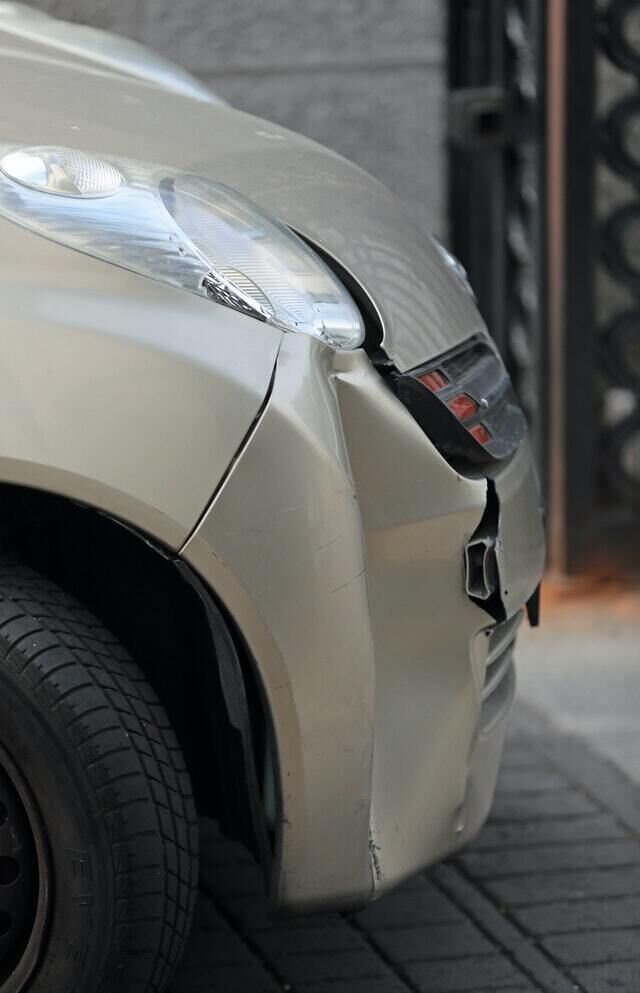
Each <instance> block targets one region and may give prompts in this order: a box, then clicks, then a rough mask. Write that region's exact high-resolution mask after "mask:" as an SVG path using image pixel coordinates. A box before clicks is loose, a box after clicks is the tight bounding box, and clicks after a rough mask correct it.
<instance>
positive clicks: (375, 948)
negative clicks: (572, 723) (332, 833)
mask: <svg viewBox="0 0 640 993" xmlns="http://www.w3.org/2000/svg"><path fill="white" fill-rule="evenodd" d="M515 741H516V746H517V751H518V750H519V754H518V755H517V762H518V763H519V766H517V765H513V766H512V767H511V771H510V772H509V774H508V775H509V778H508V779H507V780H506V784H507V788H506V789H504V790H503V791H502V793H501V795H500V798H499V800H498V809H497V814H498V816H503V817H504V816H505V814H507V815H508V818H509V819H507V820H495V819H492V820H491V822H490V823H489V825H488V826H487V828H486V829H485V831H483V833H482V836H481V838H480V839H479V840H478V841H477V843H476V844H475V845H474V846H473V847H472V848H471V849H470V850H468V851H467V852H465V853H463V854H462V855H461V856H458V857H457V858H456V859H454V860H451V861H449V862H447V863H444V864H443V865H441V866H438V867H436V868H435V869H434V870H432V872H431V873H430V874H429V875H427V874H425V873H419V874H417V875H416V876H415V877H413V878H412V879H411V880H409V881H408V882H407V883H406V884H404V885H403V886H401V887H400V888H399V889H397V890H396V891H394V892H393V893H391V894H389V895H387V896H385V897H383V898H382V899H381V900H379V901H378V902H377V903H374V904H373V905H372V906H370V907H368V908H367V909H366V910H363V911H361V912H360V913H358V914H357V915H355V916H353V917H341V916H339V915H335V914H325V915H318V916H309V917H303V918H295V919H293V920H278V919H277V918H276V917H274V916H272V915H271V914H270V912H269V909H268V907H267V905H266V901H265V899H264V895H263V891H262V882H261V876H260V873H259V871H258V870H257V869H256V867H255V866H254V865H253V864H252V863H251V862H249V861H247V855H246V853H245V852H244V851H243V850H241V849H238V848H237V847H236V848H234V847H233V846H229V844H228V843H227V842H225V841H224V839H222V838H221V837H220V836H219V835H216V833H215V831H212V830H211V829H210V827H209V828H206V829H205V834H204V846H203V848H204V852H203V855H204V857H203V867H204V868H203V885H204V893H203V895H202V898H201V901H200V906H199V907H198V916H197V928H196V931H195V932H194V935H193V938H192V940H191V943H190V947H189V948H188V950H187V954H186V956H185V959H184V962H183V965H182V968H181V969H180V970H179V973H178V975H177V977H176V981H175V983H174V985H173V987H172V993H187V991H188V993H201V991H202V993H205V991H206V993H212V991H213V990H214V989H215V990H216V993H273V991H275V990H280V991H284V990H286V989H288V988H289V989H291V991H292V993H294V991H295V993H540V991H544V993H575V991H580V993H640V979H639V976H638V967H637V964H636V963H635V962H634V961H633V960H632V959H633V957H640V898H639V896H638V894H639V893H640V845H639V843H638V837H637V835H636V834H635V833H634V832H633V831H632V830H631V828H629V829H625V827H624V825H623V824H622V823H621V822H620V820H619V819H618V818H617V817H613V816H612V815H611V812H610V811H607V810H602V809H600V808H599V807H597V806H596V805H595V804H593V803H592V802H591V800H590V798H589V797H588V796H587V792H586V790H587V787H586V786H585V790H584V791H582V790H580V789H576V788H574V787H573V786H572V787H571V788H569V789H567V790H563V791H561V790H558V789H557V788H556V787H557V786H558V780H557V779H554V778H553V776H550V774H549V765H548V763H545V762H540V761H538V760H537V759H535V761H534V762H533V763H532V762H531V759H530V757H527V756H526V755H525V754H524V749H523V748H522V740H521V738H516V739H515ZM554 754H557V755H558V756H561V755H562V754H563V753H562V750H561V749H560V748H559V747H558V748H556V749H555V752H554ZM577 758H578V755H577V754H576V753H575V751H574V754H573V758H572V761H573V762H574V763H575V762H576V761H577ZM525 759H526V764H523V763H524V762H525ZM592 760H593V759H592V756H591V755H590V753H588V752H587V751H586V750H584V761H585V763H587V764H588V763H589V762H591V761H592ZM558 761H559V759H558ZM572 779H574V780H575V779H576V777H575V776H573V777H572ZM583 779H584V781H585V783H587V782H588V781H589V774H588V768H585V770H583ZM522 787H523V788H522ZM538 787H541V788H542V790H541V791H539V790H538ZM597 795H598V800H599V802H601V804H602V806H603V807H606V806H607V803H606V801H604V800H603V799H602V797H601V795H600V794H597ZM625 823H626V822H625ZM504 874H506V875H504ZM212 897H215V903H214V900H213V899H212ZM229 922H231V924H229ZM274 977H275V978H274Z"/></svg>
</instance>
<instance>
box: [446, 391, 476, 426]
mask: <svg viewBox="0 0 640 993" xmlns="http://www.w3.org/2000/svg"><path fill="white" fill-rule="evenodd" d="M447 407H448V408H449V410H450V411H451V413H452V414H455V415H456V417H457V418H458V420H459V421H468V420H469V418H470V417H473V415H474V414H477V413H478V409H479V408H478V404H477V403H476V402H475V400H474V399H473V397H470V396H469V394H468V393H458V395H457V396H455V397H451V399H450V400H447Z"/></svg>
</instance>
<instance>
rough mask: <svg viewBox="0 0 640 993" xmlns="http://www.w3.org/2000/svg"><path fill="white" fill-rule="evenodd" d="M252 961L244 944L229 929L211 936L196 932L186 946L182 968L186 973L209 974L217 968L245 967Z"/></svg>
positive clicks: (208, 933) (204, 932) (203, 932)
mask: <svg viewBox="0 0 640 993" xmlns="http://www.w3.org/2000/svg"><path fill="white" fill-rule="evenodd" d="M252 959H253V956H252V954H251V952H250V950H249V948H248V947H247V945H246V943H245V942H244V941H243V939H242V938H241V937H240V936H239V935H238V934H236V933H235V931H232V930H231V928H226V929H225V930H224V931H216V932H214V933H213V934H212V933H211V932H207V931H198V930H196V931H195V932H194V934H193V937H192V939H191V941H190V942H189V944H188V946H187V949H186V952H185V955H184V959H183V963H182V966H183V969H185V970H186V971H191V972H195V971H196V970H198V969H201V970H202V971H205V972H210V971H211V969H214V968H216V967H218V966H227V965H236V966H240V965H246V964H247V962H251V961H252Z"/></svg>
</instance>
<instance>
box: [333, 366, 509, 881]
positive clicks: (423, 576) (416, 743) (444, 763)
mask: <svg viewBox="0 0 640 993" xmlns="http://www.w3.org/2000/svg"><path fill="white" fill-rule="evenodd" d="M338 362H339V371H338V373H337V389H338V396H339V400H340V408H341V414H342V423H343V426H344V431H345V438H346V441H347V447H348V451H349V457H350V464H351V468H352V472H353V475H354V478H355V482H356V487H357V489H358V492H359V494H360V510H361V516H362V523H363V528H364V537H365V543H366V555H367V564H368V589H369V605H370V611H371V619H372V630H373V639H374V652H375V660H376V703H375V735H374V759H373V779H372V790H373V791H372V831H373V841H374V844H375V852H376V861H377V863H378V866H379V867H380V868H381V870H382V871H381V872H379V873H378V874H377V878H376V886H377V889H378V891H383V890H385V889H387V888H389V887H390V886H392V885H394V884H395V883H397V882H399V881H400V880H401V879H403V878H405V877H406V876H408V875H410V874H412V873H413V872H415V871H416V870H417V869H418V868H421V867H423V866H425V865H427V864H428V863H430V862H433V861H435V860H436V859H437V858H439V857H442V856H443V855H444V854H446V853H447V852H449V851H451V850H452V848H454V847H456V844H457V837H458V835H459V832H460V818H461V811H462V810H463V808H464V806H465V802H466V800H467V786H468V783H467V770H468V768H469V762H470V761H471V756H472V752H473V748H474V744H475V729H476V728H477V724H478V715H479V708H480V690H479V686H478V678H477V675H476V673H475V672H474V665H473V662H472V657H471V652H472V644H473V641H474V639H475V637H476V635H477V633H478V631H479V630H481V629H482V628H484V627H486V625H487V622H488V620H490V619H489V618H488V616H487V614H486V613H485V612H484V611H483V610H481V609H479V608H478V607H477V606H476V605H474V604H473V603H471V602H470V600H469V599H468V597H467V596H466V593H465V589H464V570H463V551H464V548H465V545H466V543H467V541H468V540H469V538H470V536H471V535H472V534H473V532H474V531H475V529H476V527H477V526H478V523H479V521H480V519H481V517H482V514H483V512H484V508H485V504H486V481H485V480H483V479H481V480H471V479H466V478H463V477H461V476H460V475H458V474H457V473H456V472H455V471H454V470H453V469H452V468H451V467H450V466H449V465H448V463H446V462H445V461H444V459H442V457H441V456H440V455H439V453H438V452H437V451H436V450H435V449H434V448H433V446H432V445H431V443H430V442H429V441H428V439H427V438H426V437H425V435H424V434H423V432H422V430H421V429H420V428H419V427H418V425H417V424H416V423H415V421H414V420H413V418H411V416H410V415H409V414H408V413H407V411H406V410H405V409H404V408H403V407H402V406H401V405H400V404H399V402H398V401H397V400H396V398H395V397H394V396H393V395H392V393H391V391H390V390H388V388H387V387H386V385H385V384H384V382H383V381H382V380H381V379H380V377H379V376H378V375H377V373H376V372H375V371H374V370H373V369H372V368H371V366H370V365H369V363H368V362H367V361H366V359H364V357H363V356H362V355H361V354H358V353H352V354H351V355H346V354H345V355H343V356H340V357H339V360H338ZM485 640H486V639H485Z"/></svg>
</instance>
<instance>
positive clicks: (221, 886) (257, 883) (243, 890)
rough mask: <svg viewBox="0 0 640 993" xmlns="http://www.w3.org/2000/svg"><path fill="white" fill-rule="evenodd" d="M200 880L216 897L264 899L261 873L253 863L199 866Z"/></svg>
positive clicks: (204, 864)
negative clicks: (243, 896) (245, 896)
mask: <svg viewBox="0 0 640 993" xmlns="http://www.w3.org/2000/svg"><path fill="white" fill-rule="evenodd" d="M200 878H201V880H202V882H203V885H204V886H206V887H208V888H209V889H211V890H213V891H214V892H215V893H216V895H217V896H222V897H226V896H242V895H247V896H253V897H254V898H255V899H260V900H263V899H264V892H265V891H264V881H263V876H262V872H261V871H260V869H259V868H258V866H257V865H256V864H255V862H240V863H235V864H233V863H231V864H229V863H227V864H225V863H222V862H219V863H213V864H212V863H209V862H207V861H206V860H205V861H204V863H203V865H202V866H201V871H200Z"/></svg>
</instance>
